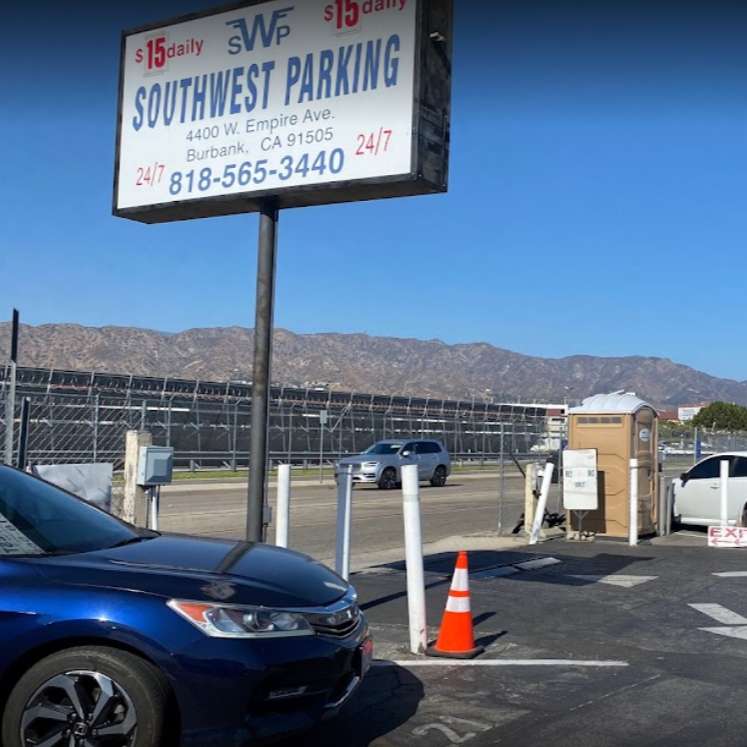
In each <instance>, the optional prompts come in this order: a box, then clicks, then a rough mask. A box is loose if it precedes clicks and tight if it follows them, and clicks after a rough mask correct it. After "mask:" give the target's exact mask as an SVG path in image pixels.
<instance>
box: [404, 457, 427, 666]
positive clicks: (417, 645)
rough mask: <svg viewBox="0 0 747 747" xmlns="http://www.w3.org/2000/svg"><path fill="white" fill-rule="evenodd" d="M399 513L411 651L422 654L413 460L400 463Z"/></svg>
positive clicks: (419, 549) (423, 627)
mask: <svg viewBox="0 0 747 747" xmlns="http://www.w3.org/2000/svg"><path fill="white" fill-rule="evenodd" d="M402 515H403V517H404V523H405V562H406V564H407V611H408V616H409V620H410V651H411V652H412V653H413V654H424V653H425V650H426V648H427V647H428V629H427V628H426V624H425V574H424V571H423V534H422V531H421V527H420V481H419V479H418V467H417V465H416V464H406V465H405V466H404V467H402Z"/></svg>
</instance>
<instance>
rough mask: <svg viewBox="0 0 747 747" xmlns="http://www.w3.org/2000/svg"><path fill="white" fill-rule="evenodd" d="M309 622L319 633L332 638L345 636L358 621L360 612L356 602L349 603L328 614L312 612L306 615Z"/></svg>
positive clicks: (356, 625)
mask: <svg viewBox="0 0 747 747" xmlns="http://www.w3.org/2000/svg"><path fill="white" fill-rule="evenodd" d="M306 617H307V619H308V621H309V624H310V625H311V627H312V628H313V629H314V631H315V632H316V633H318V634H319V635H326V636H331V637H333V638H346V637H347V636H349V635H350V634H351V633H352V632H353V631H354V630H355V629H356V628H357V627H358V624H359V623H360V620H361V613H360V610H359V609H358V605H357V604H351V605H350V606H349V607H346V608H345V609H343V610H338V611H337V612H330V613H328V614H325V613H322V614H319V613H312V614H308V615H306Z"/></svg>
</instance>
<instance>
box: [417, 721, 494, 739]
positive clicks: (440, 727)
mask: <svg viewBox="0 0 747 747" xmlns="http://www.w3.org/2000/svg"><path fill="white" fill-rule="evenodd" d="M439 720H440V721H442V722H443V723H438V722H434V723H432V724H424V725H423V726H418V727H417V728H415V729H413V730H412V733H413V734H414V735H415V736H416V737H426V736H428V734H429V732H432V731H440V732H441V734H443V735H444V736H445V737H446V738H447V739H448V740H449V742H451V744H464V743H465V742H469V740H470V739H474V738H475V737H476V736H477V734H476V733H475V732H474V731H464V732H463V733H462V734H459V733H458V732H457V731H456V729H454V728H452V727H453V726H457V725H458V726H459V727H460V731H461V730H462V729H465V728H466V729H477V731H490V729H491V726H490V724H483V723H482V722H481V721H471V720H469V719H466V718H457V717H456V716H440V717H439ZM447 724H449V726H447Z"/></svg>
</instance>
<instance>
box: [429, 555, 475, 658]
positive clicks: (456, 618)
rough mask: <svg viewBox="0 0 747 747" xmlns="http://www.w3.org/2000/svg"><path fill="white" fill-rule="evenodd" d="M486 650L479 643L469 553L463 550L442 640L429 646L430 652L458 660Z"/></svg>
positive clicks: (456, 568) (456, 569)
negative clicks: (472, 603) (475, 634)
mask: <svg viewBox="0 0 747 747" xmlns="http://www.w3.org/2000/svg"><path fill="white" fill-rule="evenodd" d="M482 652H483V648H482V647H480V646H476V645H475V636H474V631H473V627H472V611H471V608H470V597H469V570H468V563H467V553H466V552H464V551H461V552H460V553H459V554H458V555H457V561H456V567H455V569H454V576H453V578H452V580H451V588H450V589H449V596H448V599H447V600H446V609H445V611H444V616H443V619H442V620H441V630H440V632H439V634H438V640H437V641H436V643H435V645H433V646H430V647H429V648H428V650H427V651H426V654H427V655H428V656H443V657H446V658H454V659H471V658H472V657H474V656H477V655H478V654H481V653H482Z"/></svg>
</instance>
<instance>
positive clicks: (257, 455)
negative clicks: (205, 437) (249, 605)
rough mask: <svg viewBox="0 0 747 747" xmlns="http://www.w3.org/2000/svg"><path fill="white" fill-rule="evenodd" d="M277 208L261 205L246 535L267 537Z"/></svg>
mask: <svg viewBox="0 0 747 747" xmlns="http://www.w3.org/2000/svg"><path fill="white" fill-rule="evenodd" d="M278 217H279V213H278V209H277V208H276V207H275V206H274V205H273V204H271V203H267V204H265V205H264V206H263V207H262V210H261V212H260V217H259V245H258V247H257V300H256V311H255V322H254V368H253V375H252V415H251V441H250V447H249V449H250V451H249V486H248V490H249V493H248V496H247V512H246V538H247V540H248V541H249V542H261V541H262V540H263V539H264V536H263V535H264V531H263V530H264V500H265V485H266V482H267V431H268V419H269V413H270V382H271V379H270V376H271V374H270V370H271V361H272V326H273V324H272V323H273V314H274V305H275V265H276V258H277V226H278Z"/></svg>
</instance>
